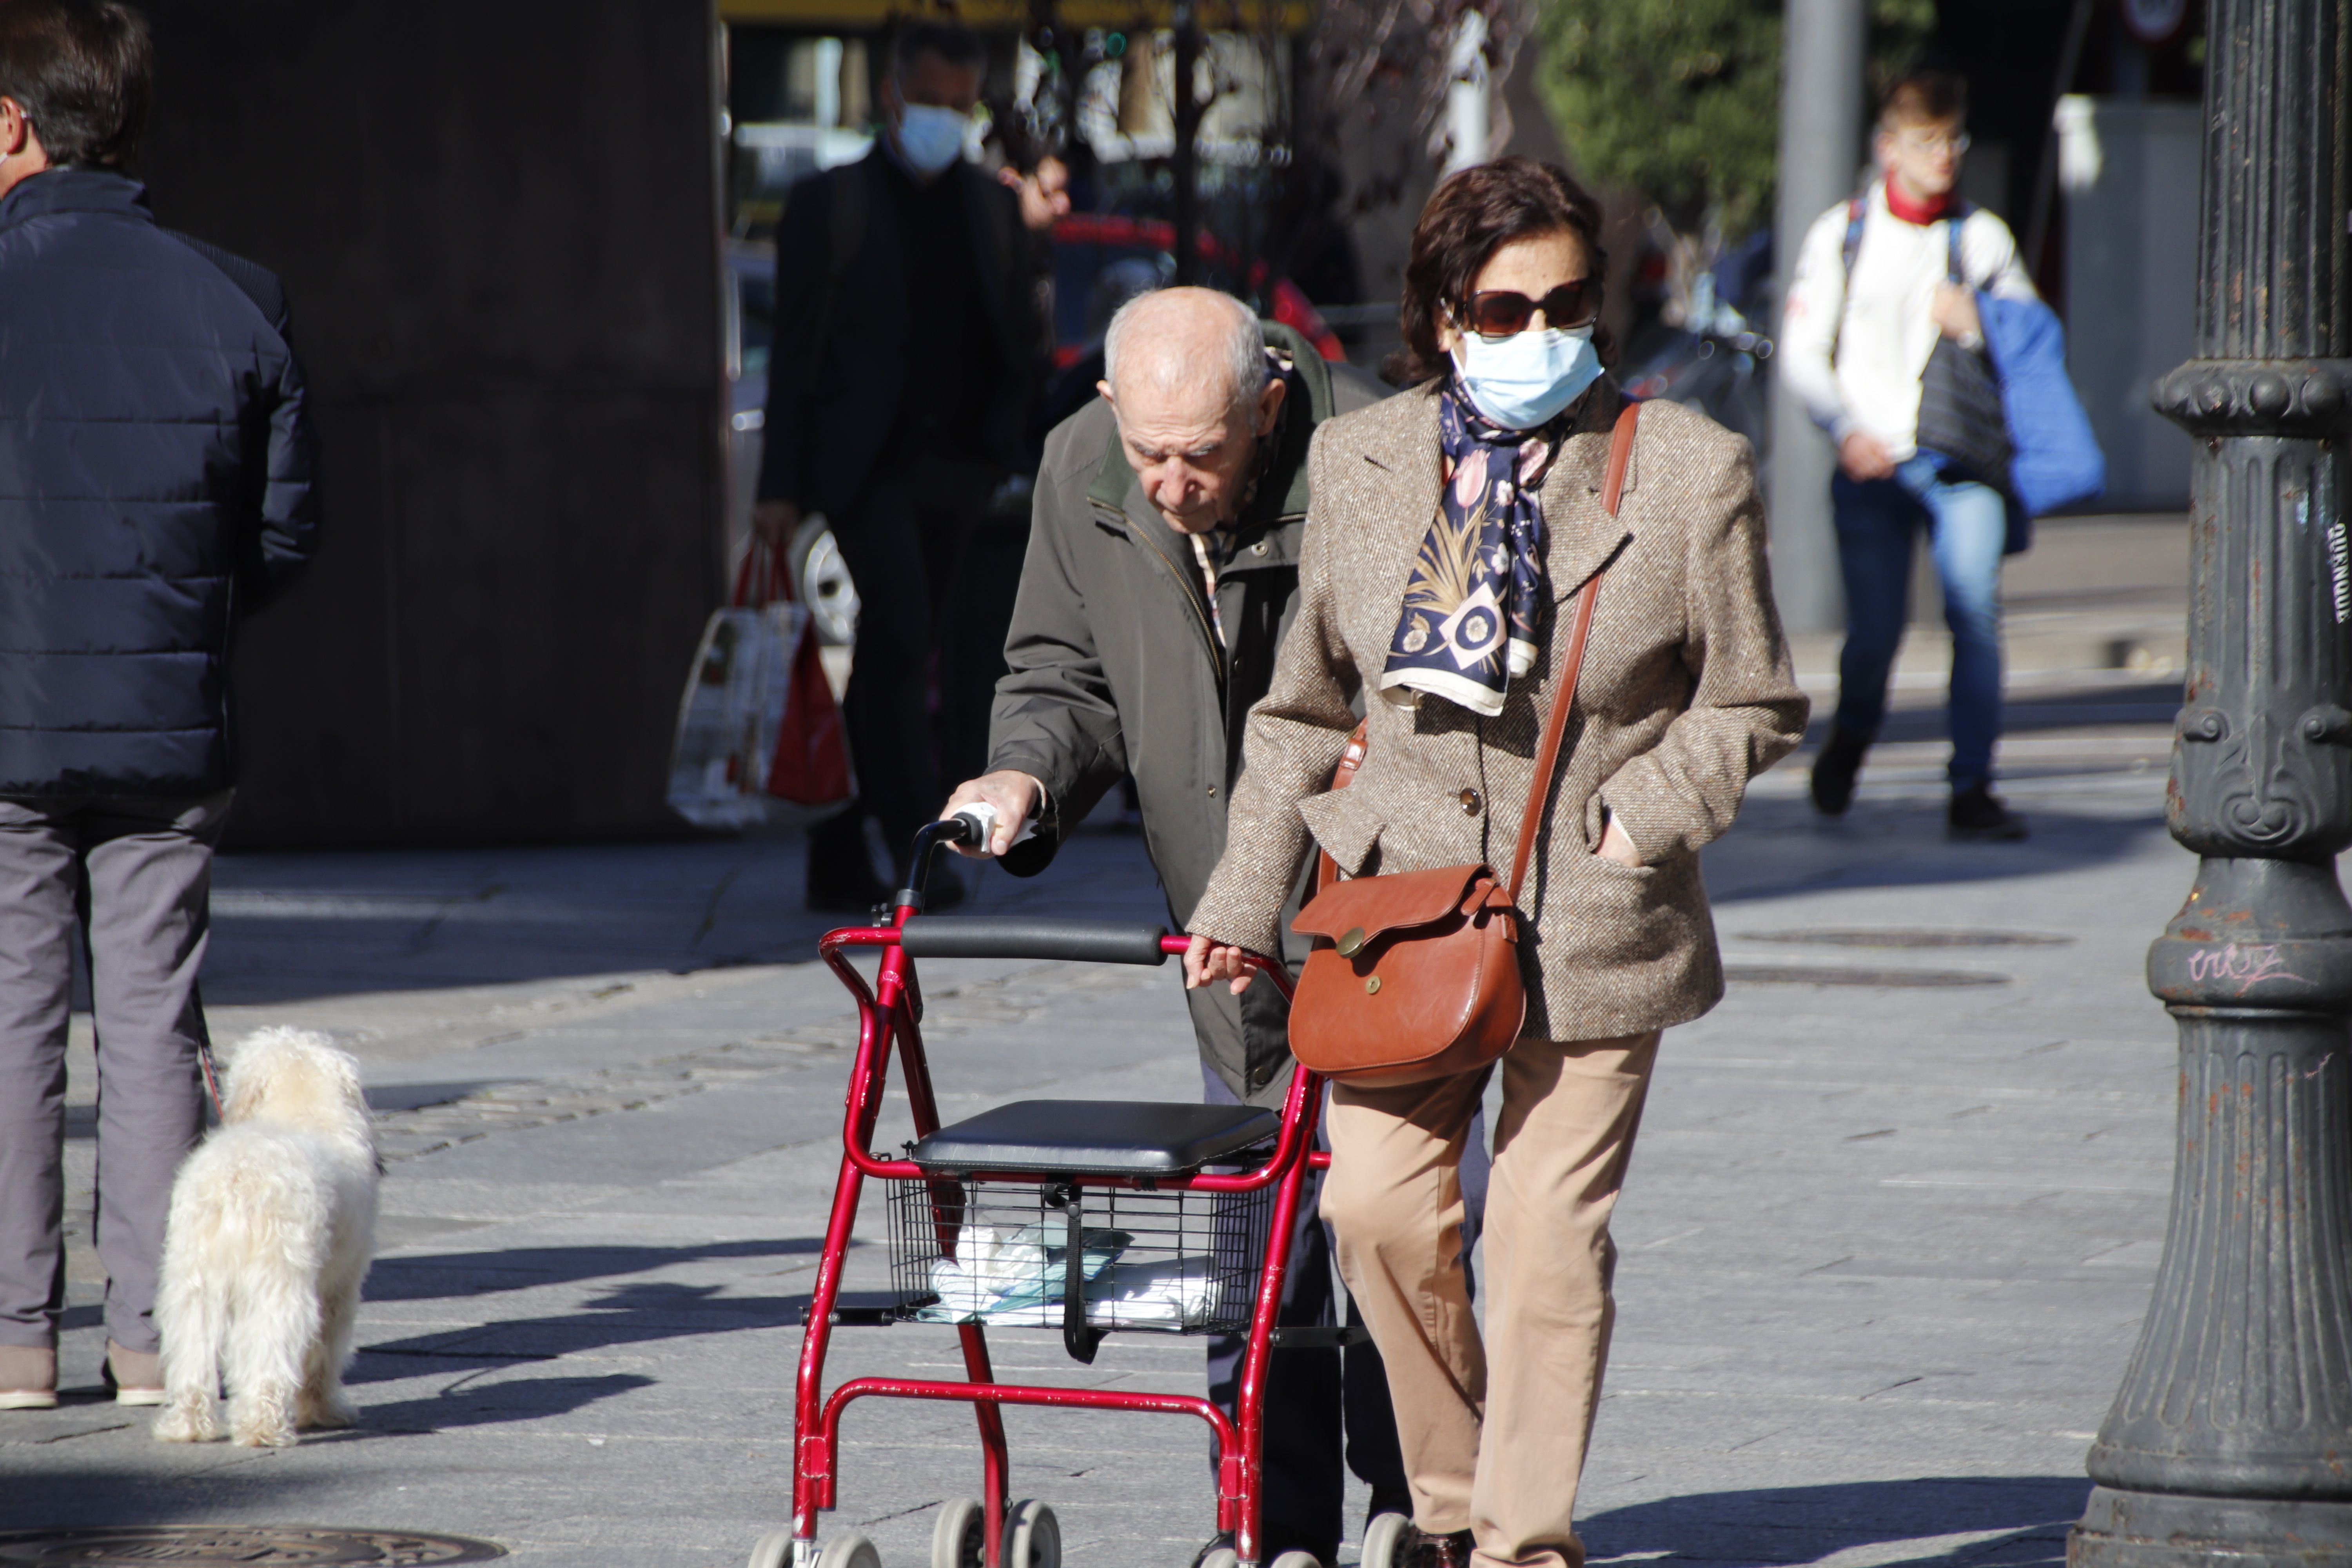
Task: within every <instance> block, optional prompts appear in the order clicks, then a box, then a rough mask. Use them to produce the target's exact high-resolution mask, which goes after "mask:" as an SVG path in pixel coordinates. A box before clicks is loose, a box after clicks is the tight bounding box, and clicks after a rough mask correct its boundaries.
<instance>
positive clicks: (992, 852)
mask: <svg viewBox="0 0 2352 1568" xmlns="http://www.w3.org/2000/svg"><path fill="white" fill-rule="evenodd" d="M1044 798H1045V785H1044V784H1039V783H1038V782H1037V781H1036V780H1035V779H1034V778H1031V777H1030V776H1029V775H1028V774H1027V773H1023V772H1021V771H1020V770H1019V769H1017V768H999V769H998V770H997V771H996V772H994V773H982V774H981V775H980V777H978V778H976V779H968V780H966V781H965V782H964V783H962V784H958V785H957V786H956V792H955V794H953V795H950V796H948V804H947V805H946V807H945V809H943V810H941V811H940V821H941V822H945V821H947V820H948V819H949V818H950V817H951V816H955V814H956V813H957V812H959V811H961V810H962V809H963V808H964V807H965V806H968V805H980V804H983V803H984V804H986V805H992V806H994V807H995V808H996V830H995V831H994V832H992V833H991V834H990V835H989V836H988V842H987V843H986V844H984V845H966V844H959V845H957V846H955V852H956V853H957V854H959V855H961V856H965V857H967V858H971V859H973V860H985V859H988V858H992V857H993V856H998V855H1002V854H1003V853H1004V852H1005V851H1006V850H1007V849H1010V848H1012V847H1013V841H1014V840H1015V839H1017V838H1019V837H1021V829H1022V827H1023V826H1024V825H1025V824H1026V823H1027V822H1028V820H1029V816H1030V813H1032V812H1033V811H1034V810H1035V809H1036V808H1037V803H1038V802H1039V801H1040V800H1043V799H1044Z"/></svg>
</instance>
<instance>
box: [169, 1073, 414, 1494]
mask: <svg viewBox="0 0 2352 1568" xmlns="http://www.w3.org/2000/svg"><path fill="white" fill-rule="evenodd" d="M226 1078H227V1082H226V1085H225V1086H224V1088H223V1091H222V1092H223V1094H224V1096H225V1100H226V1109H225V1110H224V1113H223V1117H222V1121H223V1125H222V1127H221V1128H220V1130H219V1131H215V1133H214V1134H213V1135H212V1136H211V1137H209V1138H207V1139H205V1142H204V1143H203V1145H202V1146H201V1147H199V1148H198V1149H197V1150H196V1152H194V1153H193V1154H191V1155H189V1156H188V1158H187V1161H186V1163H184V1164H183V1165H182V1166H181V1167H180V1173H179V1175H178V1177H177V1178H176V1179H175V1180H174V1181H173V1185H172V1214H171V1221H170V1226H169V1228H168V1229H167V1230H166V1232H165V1233H164V1238H163V1284H162V1289H160V1291H159V1292H158V1294H157V1297H156V1302H155V1315H156V1318H157V1320H158V1327H160V1328H161V1329H162V1331H163V1398H164V1405H165V1408H164V1410H163V1414H162V1415H159V1416H158V1417H156V1420H155V1436H158V1437H160V1438H162V1439H163V1441H164V1442H167V1443H200V1442H204V1441H205V1440H207V1439H209V1438H213V1437H217V1436H220V1421H219V1417H218V1415H216V1413H215V1405H214V1403H213V1396H214V1392H215V1389H216V1388H218V1386H219V1385H220V1383H221V1381H222V1378H223V1376H224V1374H225V1375H226V1382H227V1384H228V1392H229V1425H230V1430H231V1434H232V1436H234V1437H235V1438H236V1441H237V1442H239V1443H241V1444H245V1445H247V1447H283V1446H285V1445H286V1444H289V1443H291V1442H293V1441H294V1433H295V1430H296V1428H297V1427H313V1426H350V1425H352V1422H353V1421H354V1420H355V1419H357V1412H356V1411H355V1410H354V1409H353V1407H352V1403H351V1400H350V1399H349V1398H348V1397H347V1396H346V1395H345V1394H344V1393H343V1368H344V1366H345V1365H346V1364H347V1363H349V1362H350V1361H351V1358H352V1333H353V1331H354V1330H355V1329H356V1327H357V1318H358V1313H359V1301H360V1285H361V1282H362V1280H364V1279H366V1278H367V1271H368V1264H369V1262H370V1260H371V1259H372V1258H373V1257H374V1255H375V1206H376V1179H377V1174H378V1166H377V1164H376V1153H375V1138H374V1134H373V1131H372V1130H371V1127H370V1123H369V1121H368V1110H367V1101H366V1100H364V1099H363V1098H362V1095H361V1093H360V1074H359V1063H358V1062H357V1061H355V1060H353V1059H352V1057H351V1056H350V1055H349V1054H348V1053H346V1052H343V1051H339V1050H337V1049H335V1048H334V1047H332V1046H331V1045H330V1044H329V1043H328V1042H327V1040H326V1038H325V1037H323V1036H320V1035H315V1034H311V1033H310V1032H309V1031H307V1030H302V1029H285V1028H276V1029H264V1030H262V1031H260V1032H259V1033H257V1034H256V1035H253V1036H251V1037H248V1038H247V1040H246V1041H245V1043H244V1044H243V1045H241V1046H239V1047H236V1051H235V1053H234V1054H233V1055H232V1056H231V1058H229V1063H228V1071H227V1074H226Z"/></svg>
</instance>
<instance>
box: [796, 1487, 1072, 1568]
mask: <svg viewBox="0 0 2352 1568" xmlns="http://www.w3.org/2000/svg"><path fill="white" fill-rule="evenodd" d="M1004 1522H1005V1525H1006V1527H1007V1528H1006V1531H1005V1536H1006V1540H1005V1550H1004V1568H1062V1523H1061V1521H1059V1520H1057V1519H1055V1517H1054V1510H1052V1509H1050V1508H1048V1507H1046V1506H1045V1504H1044V1503H1042V1502H1040V1501H1038V1500H1036V1499H1035V1498H1029V1499H1026V1500H1024V1501H1021V1502H1016V1503H1014V1504H1013V1511H1012V1512H1011V1513H1008V1514H1006V1515H1005V1516H1004ZM820 1568H833V1565H832V1564H831V1563H824V1564H820ZM874 1568H880V1564H878V1563H877V1564H875V1565H874Z"/></svg>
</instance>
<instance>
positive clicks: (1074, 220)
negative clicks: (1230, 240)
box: [1054, 213, 1348, 367]
mask: <svg viewBox="0 0 2352 1568" xmlns="http://www.w3.org/2000/svg"><path fill="white" fill-rule="evenodd" d="M1200 260H1201V271H1202V278H1201V281H1202V283H1204V284H1206V285H1207V286H1208V287H1210V288H1212V289H1227V290H1230V291H1232V292H1234V293H1243V292H1257V291H1259V290H1261V289H1262V290H1264V292H1265V295H1266V299H1267V303H1268V304H1269V305H1270V306H1271V307H1272V309H1273V312H1274V319H1275V320H1276V321H1280V322H1282V323H1283V324H1284V325H1285V326H1288V327H1295V328H1297V330H1298V331H1299V332H1300V333H1301V334H1303V335H1304V336H1305V337H1306V339H1307V342H1311V343H1313V344H1314V345H1315V347H1316V350H1317V351H1318V353H1321V354H1322V356H1323V357H1324V358H1325V359H1328V360H1344V359H1346V358H1347V357H1348V351H1347V350H1346V348H1345V347H1343V346H1342V345H1341V344H1340V342H1339V338H1338V336H1337V335H1336V334H1334V333H1333V332H1332V331H1331V329H1330V328H1329V327H1328V325H1326V324H1325V322H1324V321H1323V318H1322V317H1321V316H1319V315H1318V314H1317V313H1316V310H1315V306H1314V304H1313V302H1312V301H1310V300H1308V299H1307V296H1306V295H1305V294H1303V293H1301V292H1300V291H1299V289H1298V286H1297V284H1295V283H1293V282H1292V281H1291V280H1290V279H1287V278H1276V279H1275V280H1274V282H1273V285H1272V286H1271V287H1270V288H1269V287H1267V285H1266V281H1265V279H1266V266H1265V262H1264V261H1263V260H1261V261H1258V262H1256V263H1255V264H1253V265H1252V266H1251V267H1250V268H1247V273H1248V277H1247V279H1246V280H1247V283H1248V285H1249V288H1248V289H1246V290H1244V289H1243V288H1242V287H1241V285H1242V283H1243V282H1244V278H1243V272H1244V268H1243V267H1242V265H1241V258H1239V257H1237V256H1235V255H1234V252H1233V251H1232V250H1231V249H1230V248H1228V247H1226V246H1225V244H1224V242H1223V241H1222V240H1220V239H1218V238H1217V237H1216V236H1215V235H1213V234H1211V233H1209V232H1208V231H1207V230H1205V229H1204V230H1202V234H1201V240H1200ZM1123 261H1143V262H1147V263H1149V264H1150V266H1151V267H1152V268H1153V269H1154V270H1155V271H1156V272H1158V274H1159V277H1160V281H1161V282H1163V283H1164V282H1167V281H1168V280H1170V279H1172V278H1174V277H1175V275H1176V226H1175V225H1174V224H1171V223H1168V222H1166V221H1164V220H1162V219H1160V218H1156V217H1125V216H1118V215H1116V214H1101V213H1072V214H1071V215H1070V216H1067V217H1066V218H1063V219H1062V220H1061V221H1060V222H1058V223H1056V224H1055V226H1054V363H1055V365H1056V366H1057V367H1066V366H1067V365H1069V364H1070V363H1072V362H1073V361H1075V360H1076V359H1077V357H1078V356H1079V355H1080V354H1081V353H1085V352H1086V349H1087V345H1088V344H1090V343H1091V342H1093V341H1094V340H1095V339H1096V338H1097V337H1098V336H1100V335H1101V332H1102V322H1101V321H1096V320H1093V319H1092V317H1093V314H1094V312H1093V310H1092V309H1091V306H1092V302H1093V300H1094V298H1095V293H1096V287H1097V282H1098V281H1099V280H1100V279H1102V278H1103V277H1104V276H1105V275H1106V274H1107V273H1108V272H1110V271H1111V269H1112V268H1115V267H1117V266H1118V264H1119V263H1120V262H1123Z"/></svg>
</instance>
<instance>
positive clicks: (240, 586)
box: [0, 169, 317, 795]
mask: <svg viewBox="0 0 2352 1568" xmlns="http://www.w3.org/2000/svg"><path fill="white" fill-rule="evenodd" d="M232 273H234V274H235V277H234V278H232V276H231V275H232ZM273 314H274V315H275V316H276V318H277V319H275V320H273V319H271V318H272V315H273ZM310 473H311V456H310V431H309V426H308V425H307V424H306V423H305V420H304V417H303V407H302V375H301V370H300V367H299V365H297V364H296V363H295V360H294V353H293V350H292V349H291V348H289V346H288V345H287V342H286V321H285V317H284V305H283V293H282V291H281V290H280V289H278V282H277V279H275V278H274V277H272V276H271V275H270V274H268V272H266V271H264V270H263V269H262V268H258V267H256V266H254V265H253V264H252V263H250V262H246V261H241V260H239V259H238V258H235V257H230V256H227V255H226V254H224V253H220V252H212V251H210V250H209V247H199V245H198V244H197V243H196V242H194V241H192V240H187V239H184V238H182V237H178V236H176V235H173V234H171V233H169V232H167V231H165V230H163V229H162V228H159V227H157V226H156V224H155V219H154V216H153V215H152V214H151V213H150V212H149V211H148V210H147V205H146V194H145V191H144V190H143V188H142V187H141V186H140V185H139V184H136V183H135V182H133V181H131V180H128V179H125V178H123V177H122V176H121V175H120V174H109V173H106V172H104V171H102V170H97V169H56V170H51V171H49V172H48V173H46V174H35V175H33V176H32V177H30V178H29V179H26V180H24V181H22V182H20V183H19V184H17V185H16V187H15V188H14V189H13V190H11V191H10V192H9V193H8V195H6V196H5V198H0V795H207V794H211V793H212V792H214V791H216V790H220V789H224V788H226V787H227V786H228V785H229V784H233V783H234V782H235V781H236V758H235V756H234V755H233V753H232V752H231V747H230V739H229V711H228V709H229V697H228V655H229V640H230V635H231V632H232V629H233V628H234V627H235V626H236V622H237V620H238V618H239V617H240V616H243V615H245V614H247V613H248V612H250V611H252V610H254V609H256V608H257V607H259V606H260V605H262V604H264V603H265V602H267V601H268V600H269V599H270V598H272V597H274V596H276V595H278V593H279V592H281V591H282V590H283V589H284V588H285V587H286V585H287V584H289V583H290V582H292V581H293V580H294V578H295V576H296V575H297V574H299V573H300V571H301V570H302V567H303V565H304V564H305V563H307V562H308V561H309V560H310V552H311V545H312V540H313V537H314V535H315V533H316V527H317V520H316V516H315V506H314V501H313V497H312V493H311V481H310Z"/></svg>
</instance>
